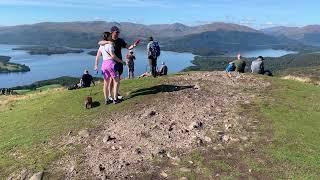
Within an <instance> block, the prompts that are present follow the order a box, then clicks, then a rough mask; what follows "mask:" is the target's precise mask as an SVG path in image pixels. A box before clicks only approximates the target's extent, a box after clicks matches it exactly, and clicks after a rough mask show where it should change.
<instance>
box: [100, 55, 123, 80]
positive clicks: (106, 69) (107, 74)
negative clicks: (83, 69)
mask: <svg viewBox="0 0 320 180" xmlns="http://www.w3.org/2000/svg"><path fill="white" fill-rule="evenodd" d="M115 64H116V63H115V62H114V61H113V60H112V59H110V60H103V62H102V66H101V71H102V74H103V78H104V79H105V80H107V79H109V78H115V77H119V73H118V72H116V71H115V70H114V65H115Z"/></svg>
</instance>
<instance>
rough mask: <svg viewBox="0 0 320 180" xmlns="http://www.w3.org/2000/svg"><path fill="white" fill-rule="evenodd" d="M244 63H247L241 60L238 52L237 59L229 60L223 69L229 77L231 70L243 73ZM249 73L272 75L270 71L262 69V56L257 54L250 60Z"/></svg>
mask: <svg viewBox="0 0 320 180" xmlns="http://www.w3.org/2000/svg"><path fill="white" fill-rule="evenodd" d="M246 65H247V63H246V61H245V60H243V58H242V56H241V54H238V55H237V59H236V60H234V61H232V62H230V63H229V64H228V66H227V68H226V70H225V71H226V72H227V75H228V77H229V78H231V72H233V71H235V72H238V73H244V72H245V69H246ZM251 73H254V74H263V75H268V76H272V73H271V71H269V70H265V69H264V58H263V57H262V56H259V57H258V58H257V59H256V60H254V61H252V63H251Z"/></svg>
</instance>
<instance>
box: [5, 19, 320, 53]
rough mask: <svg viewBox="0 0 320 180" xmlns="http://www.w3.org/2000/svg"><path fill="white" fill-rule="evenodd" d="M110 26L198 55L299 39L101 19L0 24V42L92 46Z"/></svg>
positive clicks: (216, 26) (228, 28) (240, 29)
mask: <svg viewBox="0 0 320 180" xmlns="http://www.w3.org/2000/svg"><path fill="white" fill-rule="evenodd" d="M112 26H118V27H119V28H120V29H121V37H123V38H124V39H125V40H127V41H128V42H129V43H130V42H133V41H134V40H135V39H142V40H143V43H146V39H147V38H148V37H149V36H154V37H155V39H157V40H159V41H160V44H161V45H162V46H163V48H164V49H167V50H173V51H186V52H193V53H196V54H202V55H203V54H205V55H210V54H217V53H219V52H229V51H240V50H251V49H261V48H270V47H274V45H276V46H277V47H278V48H289V49H290V47H292V46H294V47H299V46H300V45H301V43H300V42H299V41H300V40H301V38H292V37H291V34H290V36H289V35H285V34H281V33H280V32H285V30H284V31H281V28H278V29H277V28H275V29H264V30H262V31H258V30H256V29H253V28H250V27H247V26H242V25H237V24H230V23H222V22H217V23H211V24H205V25H199V26H187V25H184V24H180V23H175V24H158V25H143V24H135V23H129V22H122V23H117V22H104V21H92V22H45V23H38V24H33V25H19V26H10V27H8V26H6V27H0V43H1V44H23V45H29V44H30V45H50V46H68V47H74V48H95V47H97V41H98V40H99V39H101V34H102V32H104V31H109V30H110V28H111V27H112ZM276 30H277V31H276ZM273 32H277V33H273ZM278 32H279V33H278ZM297 37H301V36H297ZM306 39H308V37H306V36H303V40H302V41H301V42H305V40H306ZM312 39H313V40H314V39H315V38H312ZM319 42H320V36H319Z"/></svg>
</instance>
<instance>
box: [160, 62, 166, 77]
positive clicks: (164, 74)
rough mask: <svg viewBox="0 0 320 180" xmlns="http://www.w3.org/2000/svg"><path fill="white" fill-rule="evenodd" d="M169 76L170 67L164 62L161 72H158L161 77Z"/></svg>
mask: <svg viewBox="0 0 320 180" xmlns="http://www.w3.org/2000/svg"><path fill="white" fill-rule="evenodd" d="M167 74H168V67H167V65H165V63H164V62H162V64H161V67H160V70H159V71H158V75H159V76H166V75H167Z"/></svg>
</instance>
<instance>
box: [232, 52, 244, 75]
mask: <svg viewBox="0 0 320 180" xmlns="http://www.w3.org/2000/svg"><path fill="white" fill-rule="evenodd" d="M232 63H234V66H235V68H236V69H235V71H236V72H239V73H244V70H245V68H246V65H247V64H246V62H245V61H244V60H242V56H241V54H238V55H237V60H234V61H232Z"/></svg>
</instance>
